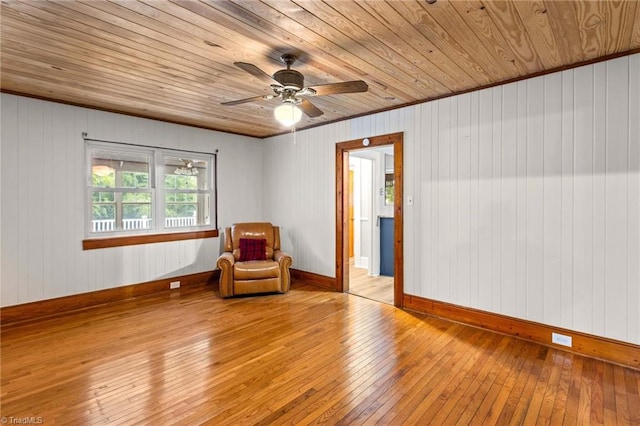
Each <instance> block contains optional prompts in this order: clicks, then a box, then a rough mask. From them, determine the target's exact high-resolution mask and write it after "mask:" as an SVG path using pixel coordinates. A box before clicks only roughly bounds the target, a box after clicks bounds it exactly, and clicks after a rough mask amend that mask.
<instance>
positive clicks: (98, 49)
mask: <svg viewBox="0 0 640 426" xmlns="http://www.w3.org/2000/svg"><path fill="white" fill-rule="evenodd" d="M1 8H2V9H1V31H2V32H1V43H2V50H1V54H2V58H1V59H2V62H1V77H2V79H1V84H2V90H3V91H5V92H9V93H18V94H24V95H28V96H34V97H40V98H45V99H51V100H57V101H62V102H66V103H72V104H77V105H83V106H88V107H93V108H99V109H105V110H109V111H116V112H122V113H126V114H132V115H136V116H143V117H150V118H154V119H159V120H165V121H171V122H178V123H184V124H189V125H195V126H200V127H205V128H209V129H215V130H221V131H225V132H232V133H238V134H245V135H250V136H257V137H265V136H269V135H274V134H279V133H283V132H284V131H286V129H283V128H282V127H281V126H280V125H279V124H278V123H277V122H276V121H275V120H274V118H273V109H274V107H275V106H277V105H278V104H279V103H280V102H281V100H280V99H271V100H259V101H255V102H250V103H245V104H241V105H236V106H221V105H220V104H221V102H226V101H231V100H236V99H243V98H248V97H252V96H259V95H268V94H272V93H273V92H272V89H271V88H270V87H269V85H268V84H267V83H265V82H264V80H261V79H259V78H257V77H255V76H253V75H251V74H249V73H247V72H246V71H243V70H242V69H240V68H238V67H237V66H234V62H247V63H251V64H254V65H256V66H257V67H259V68H260V69H261V70H263V71H264V72H266V73H267V74H270V75H271V74H273V73H274V72H275V71H277V70H279V69H282V68H284V65H283V64H282V63H281V62H280V61H279V58H280V56H281V55H282V54H285V53H289V54H295V55H297V56H298V58H299V60H298V61H297V62H296V63H295V64H294V65H293V69H296V70H298V71H300V72H302V73H303V74H304V76H305V85H306V86H314V85H319V84H327V83H336V82H342V81H350V80H364V81H365V82H366V83H367V84H368V86H369V90H368V92H366V93H351V94H340V95H327V96H316V97H309V98H307V99H309V100H311V101H312V102H313V104H314V105H316V106H317V107H318V108H320V109H321V110H322V111H324V114H323V115H321V116H319V117H316V118H308V117H306V116H305V117H303V120H302V121H301V122H300V123H299V125H298V128H299V129H300V128H305V127H311V126H315V125H319V124H323V123H327V122H332V121H336V120H341V119H345V118H348V117H353V116H358V115H363V114H367V113H370V112H372V111H380V110H386V109H390V108H394V107H398V106H401V105H408V104H413V103H417V102H421V101H424V100H428V99H433V98H436V97H441V96H446V95H448V94H452V93H458V92H461V91H465V90H469V89H473V88H477V87H482V86H487V85H491V84H495V83H498V82H502V81H507V80H510V79H514V78H520V77H523V76H526V75H530V74H535V73H540V72H544V71H547V70H552V69H557V68H560V67H567V66H570V65H572V64H577V63H581V62H585V61H591V60H595V59H598V58H602V57H606V56H609V55H615V54H621V53H624V52H630V51H638V50H639V49H640V2H638V1H613V0H606V1H583V0H580V1H552V0H547V1H542V0H538V1H528V0H510V1H487V0H466V1H458V0H456V1H447V0H438V1H437V2H436V3H435V4H428V3H427V2H426V1H424V0H423V1H386V2H385V1H379V0H376V1H357V2H349V1H319V0H312V1H308V0H298V1H283V0H264V1H253V0H251V1H242V0H234V1H217V0H216V1H214V0H206V1H205V0H203V1H195V0H175V1H163V0H144V1H132V0H124V1H106V0H86V1H59V0H55V1H45V0H26V1H16V0H2V6H1Z"/></svg>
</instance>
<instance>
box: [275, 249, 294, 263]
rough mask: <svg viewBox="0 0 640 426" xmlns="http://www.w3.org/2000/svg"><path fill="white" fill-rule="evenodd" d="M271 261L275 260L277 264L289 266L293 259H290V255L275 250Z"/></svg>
mask: <svg viewBox="0 0 640 426" xmlns="http://www.w3.org/2000/svg"><path fill="white" fill-rule="evenodd" d="M273 260H275V261H276V262H278V263H279V264H283V263H288V266H291V265H292V264H293V258H292V257H291V255H290V254H289V253H286V252H284V251H282V250H276V251H274V252H273Z"/></svg>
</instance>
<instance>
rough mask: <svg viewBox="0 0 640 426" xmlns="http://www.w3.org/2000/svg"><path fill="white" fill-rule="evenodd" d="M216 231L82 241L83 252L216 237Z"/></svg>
mask: <svg viewBox="0 0 640 426" xmlns="http://www.w3.org/2000/svg"><path fill="white" fill-rule="evenodd" d="M218 235H219V234H218V230H217V229H212V230H208V231H190V232H175V233H170V234H152V235H133V236H126V237H113V238H91V239H87V240H82V249H83V250H95V249H102V248H109V247H123V246H134V245H138V244H152V243H164V242H169V241H182V240H196V239H200V238H214V237H217V236H218Z"/></svg>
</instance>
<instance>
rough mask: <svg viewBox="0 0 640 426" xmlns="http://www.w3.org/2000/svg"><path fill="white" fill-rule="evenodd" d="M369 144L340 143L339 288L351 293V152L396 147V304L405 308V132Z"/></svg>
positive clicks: (338, 183)
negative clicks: (349, 237)
mask: <svg viewBox="0 0 640 426" xmlns="http://www.w3.org/2000/svg"><path fill="white" fill-rule="evenodd" d="M368 139H369V145H366V146H365V145H363V139H354V140H350V141H346V142H339V143H337V144H336V289H337V290H338V291H340V292H344V291H347V290H349V288H348V283H349V240H348V232H345V229H347V230H348V229H349V224H348V221H349V206H348V203H349V199H348V191H349V176H348V172H349V151H354V150H359V149H363V148H374V147H380V146H385V145H393V163H394V171H393V173H394V180H395V184H394V189H395V194H394V203H393V204H394V206H393V216H394V230H393V234H394V239H393V242H394V245H393V250H394V261H393V263H394V277H393V278H394V280H393V282H394V285H393V300H394V302H393V303H394V305H395V306H397V307H399V308H401V307H402V303H403V295H404V252H403V229H404V226H403V211H402V200H403V192H402V187H403V185H402V175H403V173H402V169H403V157H402V156H403V150H402V143H403V133H402V132H399V133H390V134H387V135H382V136H372V137H369V138H368Z"/></svg>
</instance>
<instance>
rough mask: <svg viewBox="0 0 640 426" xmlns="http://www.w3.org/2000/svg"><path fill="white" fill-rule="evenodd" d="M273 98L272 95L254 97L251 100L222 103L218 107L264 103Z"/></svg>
mask: <svg viewBox="0 0 640 426" xmlns="http://www.w3.org/2000/svg"><path fill="white" fill-rule="evenodd" d="M273 98H275V96H273V95H262V96H254V97H252V98H246V99H238V100H237V101H228V102H222V103H221V104H220V105H225V106H232V105H240V104H245V103H247V102H253V101H266V100H269V99H273Z"/></svg>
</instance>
